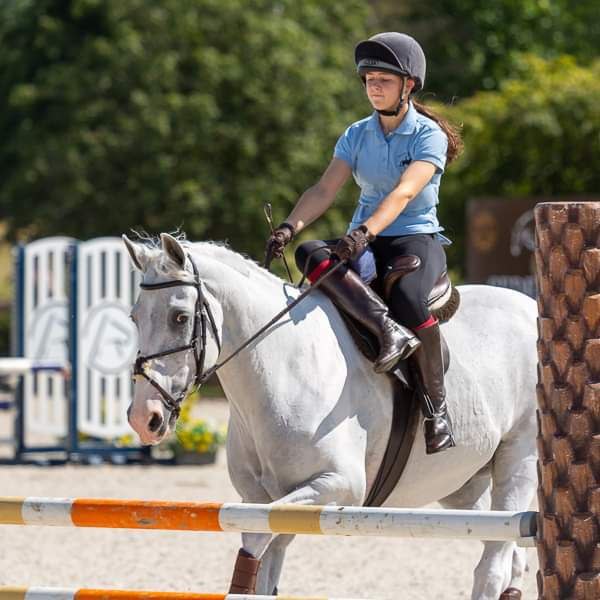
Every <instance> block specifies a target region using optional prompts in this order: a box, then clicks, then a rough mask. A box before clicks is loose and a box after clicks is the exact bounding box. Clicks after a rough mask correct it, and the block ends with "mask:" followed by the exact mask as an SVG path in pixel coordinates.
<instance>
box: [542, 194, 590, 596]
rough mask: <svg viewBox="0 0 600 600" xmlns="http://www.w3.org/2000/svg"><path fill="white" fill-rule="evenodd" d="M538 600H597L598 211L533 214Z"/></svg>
mask: <svg viewBox="0 0 600 600" xmlns="http://www.w3.org/2000/svg"><path fill="white" fill-rule="evenodd" d="M535 221H536V251H535V258H536V267H537V268H536V271H537V284H538V311H539V318H538V333H539V339H538V358H539V383H538V386H537V398H538V437H537V442H538V476H539V487H538V499H539V524H538V532H539V533H538V537H537V550H538V556H539V563H540V570H539V571H538V574H537V582H538V592H539V598H540V600H554V599H559V598H569V599H570V600H587V599H591V598H594V599H596V598H600V202H547V203H541V204H538V205H537V206H536V208H535Z"/></svg>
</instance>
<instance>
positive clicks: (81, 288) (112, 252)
mask: <svg viewBox="0 0 600 600" xmlns="http://www.w3.org/2000/svg"><path fill="white" fill-rule="evenodd" d="M139 281H140V280H139V275H138V273H137V272H135V271H133V270H132V267H131V264H130V261H129V255H128V254H127V251H126V249H125V246H124V245H123V242H122V241H121V239H120V238H112V237H105V238H97V239H93V240H90V241H88V242H80V243H79V244H78V246H77V286H76V287H77V299H76V304H77V309H76V313H77V314H76V319H77V321H76V335H77V416H78V430H79V431H81V432H83V433H87V434H89V435H92V436H95V437H98V438H102V439H106V440H110V439H113V438H115V437H118V436H121V435H124V434H127V433H131V428H130V427H129V425H128V423H127V412H126V411H127V407H128V406H129V403H130V401H131V399H132V381H131V364H132V362H133V361H134V359H135V354H136V351H137V331H136V329H135V326H134V325H133V323H132V322H131V320H130V318H129V312H130V310H131V306H132V304H133V302H134V301H135V298H136V297H137V293H138V290H139Z"/></svg>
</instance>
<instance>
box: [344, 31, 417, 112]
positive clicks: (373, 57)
mask: <svg viewBox="0 0 600 600" xmlns="http://www.w3.org/2000/svg"><path fill="white" fill-rule="evenodd" d="M354 62H355V63H356V69H357V71H358V74H359V75H360V76H361V78H362V80H363V82H364V81H365V76H366V74H367V73H368V72H369V71H386V72H388V73H394V74H395V75H400V76H402V77H410V78H411V79H413V80H414V82H415V87H414V88H413V91H414V92H418V91H419V90H421V89H423V86H424V84H425V72H426V60H425V53H424V52H423V49H422V48H421V46H420V45H419V42H417V40H415V39H414V38H412V37H411V36H410V35H406V34H405V33H398V32H396V31H388V32H385V33H378V34H377V35H374V36H373V37H371V38H369V39H368V40H364V41H362V42H359V43H358V44H357V46H356V48H355V50H354ZM405 84H406V82H405V81H404V82H403V86H402V96H404V85H405ZM403 103H404V101H403V100H402V99H401V100H400V104H399V105H398V107H397V108H396V110H395V111H381V110H380V111H378V112H380V113H381V114H383V115H394V116H395V115H397V114H398V113H399V112H400V108H401V106H402V104H403Z"/></svg>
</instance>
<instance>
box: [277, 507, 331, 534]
mask: <svg viewBox="0 0 600 600" xmlns="http://www.w3.org/2000/svg"><path fill="white" fill-rule="evenodd" d="M321 508H322V507H321V506H298V505H296V504H276V505H274V506H272V507H271V510H270V511H269V527H270V528H271V531H273V532H274V533H284V532H286V531H294V532H295V533H311V534H315V533H316V534H320V533H323V532H322V531H321Z"/></svg>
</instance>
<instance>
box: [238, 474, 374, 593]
mask: <svg viewBox="0 0 600 600" xmlns="http://www.w3.org/2000/svg"><path fill="white" fill-rule="evenodd" d="M365 488H366V483H365V479H364V474H361V473H359V472H358V469H357V470H356V472H354V473H352V474H344V473H341V472H326V473H321V474H320V475H318V476H316V477H315V478H314V479H312V480H310V481H308V482H306V483H304V484H303V485H301V486H300V487H298V488H296V489H295V490H293V491H292V492H290V493H289V494H286V495H285V496H283V497H282V498H280V499H279V500H277V501H275V502H273V503H272V504H303V505H321V504H345V505H356V504H360V503H361V502H362V499H363V497H364V494H365ZM245 501H248V500H247V499H246V498H245ZM256 501H257V500H255V499H252V502H256ZM293 539H294V536H293V535H276V536H273V535H270V534H260V533H245V534H243V535H242V543H243V548H242V549H241V550H240V554H239V555H238V560H237V562H236V569H235V571H234V575H233V581H232V587H231V588H230V592H231V593H250V594H252V593H256V594H264V595H271V594H274V593H276V590H277V584H278V582H279V578H280V576H281V569H282V566H283V559H284V556H285V550H286V548H287V546H288V545H289V544H290V542H291V541H292V540H293ZM254 581H255V582H256V583H255V585H254V589H252V583H253V582H254ZM248 583H249V584H250V585H248Z"/></svg>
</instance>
